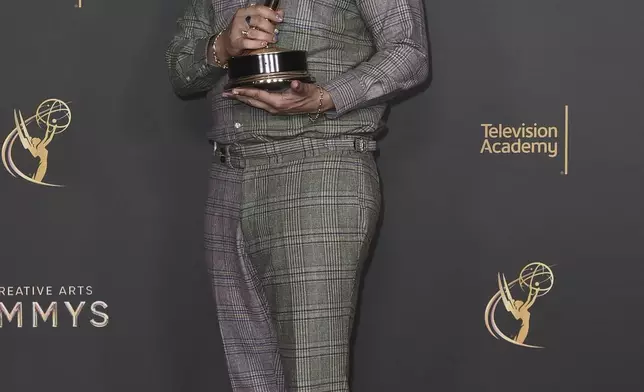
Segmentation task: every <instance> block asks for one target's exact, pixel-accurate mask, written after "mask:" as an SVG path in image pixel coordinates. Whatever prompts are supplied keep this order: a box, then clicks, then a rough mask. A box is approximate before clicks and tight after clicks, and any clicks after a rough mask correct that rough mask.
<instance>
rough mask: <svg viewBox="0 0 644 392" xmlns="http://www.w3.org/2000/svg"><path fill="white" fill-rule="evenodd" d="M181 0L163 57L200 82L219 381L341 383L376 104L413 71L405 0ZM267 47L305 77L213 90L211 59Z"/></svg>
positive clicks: (174, 76)
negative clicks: (295, 59)
mask: <svg viewBox="0 0 644 392" xmlns="http://www.w3.org/2000/svg"><path fill="white" fill-rule="evenodd" d="M246 1H247V0H192V1H191V4H190V5H189V6H188V7H187V9H186V11H185V13H184V15H183V16H182V17H181V18H180V19H179V21H178V23H177V31H176V34H175V36H174V38H173V40H172V42H171V43H170V45H169V47H168V50H167V52H166V60H167V65H168V68H169V72H170V79H171V82H172V85H173V87H174V89H175V91H176V92H177V94H178V95H180V96H186V95H192V94H194V93H199V92H207V93H208V98H209V100H210V102H211V103H212V105H211V108H212V115H213V119H214V121H213V126H212V129H211V130H210V132H209V133H208V138H209V139H210V141H211V143H212V144H213V145H214V147H215V148H214V154H213V162H212V166H211V169H210V185H209V194H208V200H207V205H206V225H205V244H206V250H207V261H208V266H209V270H210V273H211V277H212V284H213V290H214V296H215V299H216V303H217V311H218V318H219V324H220V331H221V335H222V339H223V344H224V350H225V354H226V358H227V363H228V371H229V375H230V381H231V385H232V388H233V390H234V391H249V392H250V391H253V392H260V391H266V392H269V391H270V392H282V391H290V392H304V391H307V392H309V391H310V392H328V391H348V390H349V384H348V374H349V339H350V336H351V329H352V324H353V316H354V311H355V304H356V303H355V302H356V296H357V292H358V288H359V283H360V282H359V277H360V269H361V266H362V264H363V262H364V260H365V258H366V257H367V253H368V248H369V245H370V242H371V239H372V237H373V235H374V231H375V227H376V222H377V220H378V215H379V211H380V184H379V177H378V171H377V167H376V164H375V162H374V157H373V154H372V151H374V150H375V149H376V145H375V144H376V142H375V141H374V134H375V133H376V132H377V131H378V130H380V129H381V127H382V125H381V120H382V117H383V114H384V111H385V109H386V102H387V101H388V100H389V99H391V98H392V97H394V96H396V94H398V93H400V92H402V91H404V90H406V89H409V88H411V87H413V86H416V85H418V84H419V83H421V82H422V81H424V80H425V79H426V78H427V77H428V74H429V54H428V44H427V35H426V27H425V22H424V20H425V17H424V11H423V5H422V2H421V0H333V1H325V0H284V1H283V2H282V4H281V8H280V9H279V10H277V11H273V10H271V9H270V8H268V7H265V6H262V5H255V4H251V3H247V2H246ZM275 42H278V43H279V47H280V48H284V49H290V50H305V51H306V52H307V54H308V58H307V61H308V66H309V72H310V73H311V75H312V76H313V77H314V78H315V79H316V80H317V82H318V83H316V84H305V83H301V82H297V81H296V82H292V83H291V86H290V89H288V90H287V91H284V92H280V93H270V92H266V91H261V90H256V89H250V88H238V89H236V90H234V91H232V92H226V93H225V92H223V86H224V85H225V84H226V83H227V81H228V80H227V76H226V70H225V68H226V63H227V61H228V59H229V58H230V57H231V56H236V55H240V54H242V53H244V51H246V50H249V49H258V48H263V47H266V46H267V45H269V44H271V43H275Z"/></svg>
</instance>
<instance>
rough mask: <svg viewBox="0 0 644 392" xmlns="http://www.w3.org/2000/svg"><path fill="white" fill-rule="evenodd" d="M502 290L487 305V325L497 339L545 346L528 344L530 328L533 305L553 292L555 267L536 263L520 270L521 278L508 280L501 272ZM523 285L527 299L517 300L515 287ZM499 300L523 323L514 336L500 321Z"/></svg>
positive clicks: (520, 344) (517, 343)
mask: <svg viewBox="0 0 644 392" xmlns="http://www.w3.org/2000/svg"><path fill="white" fill-rule="evenodd" d="M497 281H498V286H499V290H498V291H497V292H496V294H494V296H492V298H491V299H490V301H489V302H488V304H487V306H486V308H485V326H486V327H487V330H488V331H489V332H490V334H492V336H494V337H495V338H497V339H503V340H505V341H507V342H510V343H512V344H514V345H517V346H521V347H529V348H543V347H542V346H534V345H531V344H526V343H525V340H526V338H527V337H528V332H529V330H530V308H532V305H534V303H535V301H536V300H537V298H540V297H542V296H544V295H546V294H548V293H549V292H550V290H551V289H552V286H553V285H554V283H555V275H554V273H553V272H552V269H551V268H550V267H548V266H547V265H545V264H543V263H540V262H534V263H530V264H528V265H526V266H525V267H524V268H523V269H522V270H521V273H519V277H518V278H516V279H515V280H513V281H511V282H510V283H508V282H507V281H506V279H505V275H504V274H501V273H499V274H498V275H497ZM517 285H518V286H519V288H520V289H521V291H522V292H523V293H526V292H527V297H526V298H525V300H519V299H516V300H515V299H514V298H513V297H512V292H511V289H512V288H513V287H515V286H517ZM499 302H503V305H504V307H505V310H506V311H507V312H509V313H510V314H511V315H512V316H513V317H514V318H515V319H516V320H517V321H520V322H521V326H520V327H519V330H518V331H517V333H516V334H515V335H514V337H512V338H510V337H509V336H507V335H506V334H505V333H503V331H501V329H500V328H499V327H498V325H497V323H496V309H497V305H498V304H499Z"/></svg>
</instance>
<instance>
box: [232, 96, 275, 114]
mask: <svg viewBox="0 0 644 392" xmlns="http://www.w3.org/2000/svg"><path fill="white" fill-rule="evenodd" d="M234 98H235V99H237V100H238V101H240V102H243V103H245V104H246V105H250V106H254V107H256V108H258V109H263V110H266V111H267V112H269V113H273V114H275V113H277V110H276V109H275V108H274V107H272V106H270V105H268V104H267V103H265V102H262V101H259V100H257V99H253V98H248V97H245V96H242V95H236V96H234Z"/></svg>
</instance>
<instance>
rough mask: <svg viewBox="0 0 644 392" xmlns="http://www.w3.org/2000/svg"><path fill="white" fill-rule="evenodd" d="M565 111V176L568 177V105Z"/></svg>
mask: <svg viewBox="0 0 644 392" xmlns="http://www.w3.org/2000/svg"><path fill="white" fill-rule="evenodd" d="M564 109H565V118H566V119H565V122H566V124H565V125H564V127H565V128H564V138H565V139H564V175H565V176H567V175H568V122H569V121H568V105H566V106H564Z"/></svg>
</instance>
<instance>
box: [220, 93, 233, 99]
mask: <svg viewBox="0 0 644 392" xmlns="http://www.w3.org/2000/svg"><path fill="white" fill-rule="evenodd" d="M221 96H222V97H224V98H230V97H232V96H233V95H232V94H231V93H222V94H221Z"/></svg>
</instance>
